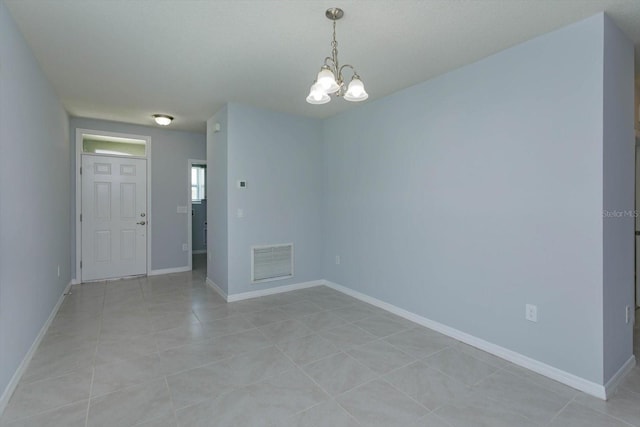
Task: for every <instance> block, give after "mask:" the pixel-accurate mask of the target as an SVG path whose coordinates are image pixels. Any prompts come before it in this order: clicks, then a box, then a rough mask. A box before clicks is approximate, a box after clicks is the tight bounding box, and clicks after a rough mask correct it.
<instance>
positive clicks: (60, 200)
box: [0, 2, 71, 395]
mask: <svg viewBox="0 0 640 427" xmlns="http://www.w3.org/2000/svg"><path fill="white" fill-rule="evenodd" d="M69 152H70V147H69V128H68V119H67V114H66V112H65V111H64V109H63V107H62V105H61V104H60V102H59V101H58V99H57V97H56V94H55V93H54V92H53V89H52V87H51V86H50V85H49V83H48V81H47V80H46V78H45V77H44V75H43V73H42V72H41V71H40V68H39V66H38V64H37V63H36V60H35V58H34V57H33V55H32V53H31V51H30V49H29V48H28V47H27V44H26V42H25V41H24V39H23V37H22V35H21V34H20V33H19V31H18V29H17V27H16V26H15V23H14V22H13V20H12V18H11V17H10V15H9V12H8V11H7V8H6V6H5V4H4V3H3V2H0V395H1V394H3V392H4V390H5V389H6V387H7V385H8V384H9V381H10V380H11V377H12V376H13V375H14V373H15V371H16V369H17V368H18V366H19V364H20V362H21V361H22V359H23V358H24V356H25V354H26V353H27V351H28V350H29V348H30V347H31V345H32V343H33V342H34V340H35V339H36V337H37V335H38V332H39V331H40V329H41V328H42V326H43V325H44V323H45V322H46V320H47V318H48V317H49V315H50V313H51V311H52V309H53V308H54V306H55V305H56V302H57V301H58V299H59V298H60V296H61V295H62V292H63V291H64V289H65V287H66V285H67V284H68V283H69V281H70V278H71V276H70V270H69V265H70V262H69V261H70V259H69V179H68V177H69V167H70V166H69ZM58 266H60V277H58Z"/></svg>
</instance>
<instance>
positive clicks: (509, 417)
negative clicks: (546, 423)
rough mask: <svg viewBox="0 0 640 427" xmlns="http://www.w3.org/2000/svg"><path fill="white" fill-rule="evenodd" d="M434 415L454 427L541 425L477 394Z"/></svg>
mask: <svg viewBox="0 0 640 427" xmlns="http://www.w3.org/2000/svg"><path fill="white" fill-rule="evenodd" d="M434 415H436V416H438V417H440V418H442V419H443V420H444V421H445V422H447V423H449V424H451V426H452V427H470V426H482V427H485V426H486V427H514V426H518V427H536V426H538V427H539V424H537V423H535V422H533V421H531V420H529V419H527V418H525V417H523V416H521V415H518V414H516V413H515V412H511V411H509V410H508V409H506V408H505V407H504V406H503V405H501V404H499V403H496V402H494V401H492V400H490V399H487V398H484V397H482V396H480V395H478V394H476V393H473V394H470V395H465V396H464V397H463V398H459V399H456V400H453V401H451V402H449V403H447V404H445V405H444V406H442V407H440V408H439V409H437V410H436V411H435V412H434Z"/></svg>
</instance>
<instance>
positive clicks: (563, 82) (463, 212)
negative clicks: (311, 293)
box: [323, 15, 631, 383]
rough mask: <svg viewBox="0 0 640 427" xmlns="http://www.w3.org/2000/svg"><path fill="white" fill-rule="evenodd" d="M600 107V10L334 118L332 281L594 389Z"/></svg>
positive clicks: (598, 345) (328, 258)
mask: <svg viewBox="0 0 640 427" xmlns="http://www.w3.org/2000/svg"><path fill="white" fill-rule="evenodd" d="M602 105H603V17H602V15H600V16H595V17H592V18H590V19H587V20H585V21H583V22H580V23H577V24H574V25H570V26H568V27H565V28H563V29H560V30H558V31H555V32H552V33H549V34H546V35H543V36H540V37H538V38H535V39H533V40H531V41H528V42H526V43H523V44H521V45H518V46H515V47H513V48H511V49H507V50H505V51H502V52H500V53H498V54H496V55H493V56H491V57H488V58H485V59H483V60H481V61H479V62H477V63H474V64H471V65H468V66H465V67H462V68H460V69H458V70H455V71H453V72H450V73H447V74H445V75H442V76H440V77H438V78H435V79H432V80H429V81H427V82H424V83H421V84H419V85H416V86H414V87H411V88H408V89H406V90H403V91H401V92H398V93H396V94H394V95H391V96H389V97H386V98H383V99H381V100H377V101H374V102H370V103H367V104H365V105H363V106H362V107H360V108H357V109H353V110H350V111H349V112H346V113H343V114H340V115H338V116H336V117H333V118H331V119H328V120H327V121H326V122H325V124H324V133H325V148H326V151H325V161H326V163H327V164H326V175H325V180H326V203H325V204H324V210H323V216H324V219H325V221H326V223H325V226H324V230H325V234H324V235H325V243H324V277H325V278H327V279H328V280H331V281H334V282H337V283H339V284H342V285H344V286H347V287H349V288H352V289H354V290H356V291H359V292H362V293H364V294H367V295H370V296H373V297H375V298H378V299H381V300H383V301H386V302H389V303H391V304H394V305H396V306H399V307H401V308H404V309H406V310H409V311H411V312H414V313H417V314H419V315H422V316H424V317H427V318H430V319H433V320H435V321H438V322H440V323H443V324H445V325H449V326H451V327H453V328H456V329H458V330H461V331H463V332H466V333H469V334H471V335H474V336H476V337H479V338H481V339H484V340H487V341H489V342H492V343H495V344H497V345H500V346H502V347H505V348H508V349H511V350H513V351H516V352H518V353H520V354H523V355H526V356H529V357H531V358H533V359H536V360H538V361H541V362H544V363H547V364H549V365H551V366H554V367H557V368H559V369H562V370H564V371H567V372H570V373H573V374H575V375H577V376H580V377H582V378H585V379H587V380H591V381H595V382H597V383H601V382H602V379H603V348H602V345H603V341H602V325H603V308H602V307H603V306H602V292H603V289H602V277H603V254H602V247H603V246H602V245H603V237H602V230H603V225H602V221H603V220H602V207H603V205H602V200H603V175H602V164H603V139H602V131H603V128H602V123H603V118H602ZM630 182H631V181H630ZM335 255H340V256H341V261H342V262H341V264H340V265H335V263H334V257H335ZM526 303H531V304H536V305H537V306H538V322H537V323H532V322H528V321H526V320H525V318H524V313H525V310H524V308H525V304H526ZM616 304H617V303H616ZM625 353H627V351H626V350H625Z"/></svg>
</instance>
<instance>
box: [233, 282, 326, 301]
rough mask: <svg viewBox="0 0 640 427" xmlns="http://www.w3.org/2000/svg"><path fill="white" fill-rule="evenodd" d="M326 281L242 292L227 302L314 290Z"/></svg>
mask: <svg viewBox="0 0 640 427" xmlns="http://www.w3.org/2000/svg"><path fill="white" fill-rule="evenodd" d="M324 283H325V282H324V280H312V281H310V282H301V283H294V284H293V285H284V286H276V287H275V288H269V289H262V290H259V291H250V292H242V293H239V294H232V295H227V302H234V301H242V300H245V299H251V298H259V297H264V296H267V295H273V294H280V293H282V292H290V291H297V290H299V289H307V288H313V287H314V286H321V285H324Z"/></svg>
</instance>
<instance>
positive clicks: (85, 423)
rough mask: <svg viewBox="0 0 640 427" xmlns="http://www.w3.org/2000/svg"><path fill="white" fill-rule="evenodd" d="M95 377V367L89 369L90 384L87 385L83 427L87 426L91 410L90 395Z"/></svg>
mask: <svg viewBox="0 0 640 427" xmlns="http://www.w3.org/2000/svg"><path fill="white" fill-rule="evenodd" d="M95 375H96V368H95V366H92V367H91V384H90V385H89V399H88V401H87V415H86V417H85V421H84V425H85V427H88V426H89V411H90V410H91V394H92V393H93V378H94V377H95Z"/></svg>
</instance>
